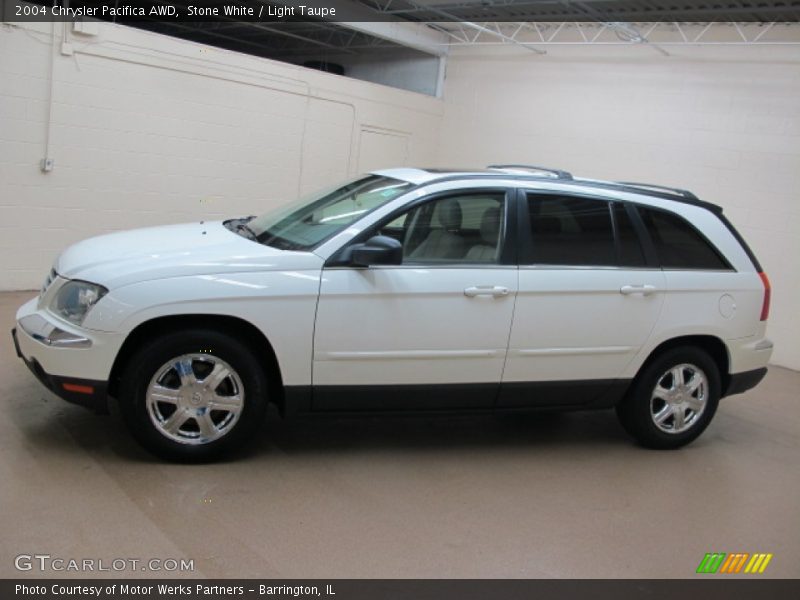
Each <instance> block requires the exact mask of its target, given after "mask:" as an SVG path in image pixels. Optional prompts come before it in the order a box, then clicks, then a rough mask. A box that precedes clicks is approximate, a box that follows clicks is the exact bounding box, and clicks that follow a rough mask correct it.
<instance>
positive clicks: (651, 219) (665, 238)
mask: <svg viewBox="0 0 800 600" xmlns="http://www.w3.org/2000/svg"><path fill="white" fill-rule="evenodd" d="M637 209H638V211H639V214H640V215H641V217H642V221H644V225H645V227H646V228H647V231H648V233H649V234H650V238H651V239H652V240H653V245H654V246H655V249H656V252H657V254H658V259H659V261H660V262H661V266H662V267H663V268H665V269H705V270H729V269H730V268H731V266H730V265H729V264H728V263H727V261H726V260H725V259H724V258H723V257H722V255H721V254H720V253H719V251H717V249H716V248H714V246H712V245H711V243H710V242H709V241H708V240H706V239H705V238H704V237H703V236H702V235H701V234H700V232H698V231H697V229H695V228H694V227H693V226H692V225H691V223H689V222H688V221H687V220H686V219H684V218H683V217H681V216H679V215H676V214H674V213H671V212H667V211H664V210H658V209H653V208H645V207H643V206H638V207H637Z"/></svg>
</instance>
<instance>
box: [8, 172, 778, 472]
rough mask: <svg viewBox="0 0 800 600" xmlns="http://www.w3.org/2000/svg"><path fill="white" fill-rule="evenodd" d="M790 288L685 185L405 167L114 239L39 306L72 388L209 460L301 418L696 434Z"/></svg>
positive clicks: (758, 351)
mask: <svg viewBox="0 0 800 600" xmlns="http://www.w3.org/2000/svg"><path fill="white" fill-rule="evenodd" d="M769 303H770V285H769V281H768V279H767V277H766V275H765V274H764V272H763V271H762V269H761V267H760V265H759V264H758V261H757V260H756V258H755V256H754V255H753V253H752V252H751V251H750V249H749V248H748V246H747V244H746V243H745V242H744V240H743V239H742V238H741V236H740V235H739V234H738V233H737V231H736V230H735V229H734V227H733V226H732V225H731V224H730V222H729V221H728V220H727V219H726V218H725V217H724V215H723V214H722V210H721V209H720V208H719V207H718V206H716V205H713V204H709V203H707V202H703V201H701V200H698V199H697V198H696V197H695V196H694V195H693V194H691V193H689V192H686V191H684V190H678V189H672V188H663V187H660V186H654V185H646V184H636V183H618V182H604V181H596V180H589V179H581V178H575V177H572V175H570V174H569V173H567V172H564V171H559V170H551V169H544V168H539V167H527V166H519V165H497V166H493V167H490V168H487V169H485V170H478V171H442V170H423V169H410V168H403V169H390V170H385V171H378V172H374V173H371V174H367V175H363V176H360V177H358V178H355V179H353V180H351V181H349V182H347V183H345V184H343V185H340V186H337V187H334V188H332V189H329V190H326V191H324V192H322V193H319V194H316V195H313V196H311V197H309V198H307V199H304V200H301V201H299V202H297V203H295V204H292V205H289V206H285V207H281V208H280V209H278V210H275V211H273V212H270V213H268V214H265V215H263V216H260V217H246V218H235V219H230V220H227V221H222V222H207V223H193V224H186V225H174V226H166V227H156V228H149V229H141V230H134V231H130V232H120V233H113V234H109V235H104V236H100V237H96V238H92V239H89V240H86V241H83V242H80V243H78V244H75V245H74V246H72V247H70V248H68V249H67V250H65V251H64V252H63V253H62V254H61V255H60V256H59V257H58V259H57V260H56V262H55V264H54V266H53V269H52V270H51V271H50V274H49V275H48V277H47V279H46V281H45V284H44V287H43V288H42V290H41V293H40V294H39V296H38V297H37V298H34V299H32V300H31V301H29V302H28V303H26V304H25V305H23V306H22V307H21V308H20V309H19V311H18V313H17V327H16V328H15V330H14V332H13V334H14V339H15V344H16V347H17V352H18V354H19V355H20V357H21V358H22V359H23V360H24V361H25V363H26V364H27V365H28V366H29V367H30V368H31V370H32V371H33V373H34V374H35V375H36V376H37V377H38V378H39V379H40V380H41V381H42V382H43V383H44V384H45V385H46V386H47V387H48V388H49V389H50V390H52V391H53V392H55V393H56V394H58V395H59V396H61V397H63V398H65V399H66V400H69V401H72V402H76V403H79V404H83V405H85V406H89V407H92V408H94V409H96V410H99V411H102V410H104V409H105V407H106V403H107V399H108V397H113V398H116V399H118V401H119V404H120V409H121V412H122V414H123V416H124V419H125V421H126V423H127V425H128V426H129V428H130V430H131V431H132V433H133V434H134V435H135V437H136V438H137V439H138V440H139V441H140V442H141V443H142V444H143V445H144V446H145V447H147V448H148V449H149V450H151V451H152V452H154V453H156V454H158V455H160V456H163V457H166V458H171V459H177V460H187V461H191V460H205V459H209V458H212V457H214V456H216V455H218V454H219V453H220V452H222V451H224V450H227V449H229V448H231V447H234V446H236V445H239V444H240V443H242V442H243V441H244V440H246V439H247V438H249V437H252V435H253V434H254V432H255V431H256V429H257V428H258V427H259V426H260V424H261V422H262V420H263V418H264V416H265V413H266V409H267V405H268V403H274V404H276V405H277V406H278V408H279V410H280V412H281V413H282V414H284V415H288V414H302V413H311V412H314V413H337V412H339V413H340V412H348V413H354V412H370V413H374V412H378V411H420V412H424V411H431V410H437V411H442V410H445V409H447V410H453V411H514V410H522V409H531V408H546V409H550V410H552V409H564V410H574V409H588V408H611V407H615V408H616V410H617V413H618V415H619V418H620V421H621V423H622V425H623V426H624V428H625V429H626V430H627V431H628V432H629V433H630V434H631V435H632V436H634V437H635V438H636V439H637V440H638V441H639V442H640V443H641V444H643V445H645V446H648V447H654V448H675V447H679V446H682V445H684V444H686V443H688V442H690V441H692V440H693V439H695V438H696V437H697V436H698V435H700V433H702V432H703V430H704V429H705V428H706V426H707V425H708V423H709V422H710V420H711V418H712V417H713V415H714V413H715V411H716V409H717V404H718V402H719V399H720V398H721V397H723V396H726V395H730V394H735V393H740V392H743V391H746V390H748V389H750V388H752V387H753V386H755V385H756V384H757V383H758V382H759V381H760V380H761V379H762V378H763V377H764V375H765V373H766V365H767V362H768V360H769V358H770V355H771V352H772V344H771V342H770V341H769V340H768V339H767V338H766V337H765V329H766V319H767V316H768V312H769Z"/></svg>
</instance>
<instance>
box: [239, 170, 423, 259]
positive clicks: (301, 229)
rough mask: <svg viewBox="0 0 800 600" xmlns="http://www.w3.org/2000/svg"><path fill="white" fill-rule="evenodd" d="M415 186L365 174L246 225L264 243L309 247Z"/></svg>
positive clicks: (295, 248)
mask: <svg viewBox="0 0 800 600" xmlns="http://www.w3.org/2000/svg"><path fill="white" fill-rule="evenodd" d="M412 187H413V184H411V183H409V182H407V181H401V180H399V179H392V178H391V177H383V176H381V175H366V176H364V175H362V176H360V177H359V178H358V179H356V180H353V181H350V182H348V183H345V184H344V185H338V186H336V187H334V188H332V189H328V190H325V191H323V192H321V193H319V192H318V193H316V194H313V195H311V196H309V197H306V198H303V199H301V200H298V201H297V202H294V203H292V204H289V205H288V206H282V207H280V208H278V209H276V210H274V211H272V212H269V213H267V214H265V215H261V216H260V217H257V218H255V219H252V220H251V221H249V222H248V223H247V228H248V229H249V230H250V231H251V232H252V234H253V235H254V236H255V238H256V239H257V240H258V241H259V242H261V243H262V244H267V245H268V246H273V247H275V248H280V249H282V250H310V249H311V248H313V247H314V246H316V245H317V244H319V243H320V242H322V241H323V240H326V239H328V238H329V237H332V236H333V235H335V234H337V233H339V232H340V231H342V230H344V229H346V228H347V227H348V226H349V225H350V224H351V223H354V222H355V221H357V220H358V219H360V218H361V217H362V216H364V215H365V214H366V213H368V212H369V211H371V210H374V209H376V208H378V207H379V206H382V205H384V204H386V203H387V202H389V201H390V200H392V199H394V198H396V197H397V196H399V195H400V194H402V193H404V192H406V191H408V190H409V189H411V188H412Z"/></svg>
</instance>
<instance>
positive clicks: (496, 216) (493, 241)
mask: <svg viewBox="0 0 800 600" xmlns="http://www.w3.org/2000/svg"><path fill="white" fill-rule="evenodd" d="M499 235H500V207H499V206H496V207H494V208H487V209H486V210H485V211H484V213H483V217H482V218H481V238H483V241H484V242H485V243H487V244H489V245H490V246H496V245H497V238H498V236H499Z"/></svg>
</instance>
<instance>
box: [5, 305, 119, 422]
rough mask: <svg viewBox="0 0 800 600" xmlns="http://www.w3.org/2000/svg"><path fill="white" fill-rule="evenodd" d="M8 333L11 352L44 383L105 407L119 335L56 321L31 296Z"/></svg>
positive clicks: (61, 393) (77, 400)
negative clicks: (11, 347)
mask: <svg viewBox="0 0 800 600" xmlns="http://www.w3.org/2000/svg"><path fill="white" fill-rule="evenodd" d="M12 335H13V337H14V347H15V348H16V351H17V355H18V356H19V357H20V358H21V359H22V360H23V361H24V362H25V364H26V365H27V366H28V368H29V369H30V370H31V372H32V373H33V374H34V375H35V376H36V378H37V379H38V380H39V381H41V382H42V383H43V384H44V385H45V387H47V388H48V389H49V390H51V391H52V392H53V393H54V394H56V395H57V396H60V397H61V398H63V399H64V400H67V401H69V402H72V403H75V404H80V405H81V406H86V407H88V408H91V409H92V410H96V411H99V412H105V411H106V410H107V401H106V400H107V398H106V393H107V389H108V384H107V382H108V380H109V377H110V374H111V369H112V367H113V365H114V359H115V358H116V356H117V354H118V353H119V349H120V347H121V346H122V342H123V341H124V339H125V335H124V334H121V333H114V332H106V331H96V330H89V329H85V328H82V327H76V326H74V325H72V324H70V323H67V322H64V321H60V320H58V319H56V318H54V317H53V316H52V315H50V314H49V312H48V311H47V310H46V309H44V308H40V307H39V303H38V299H37V298H33V299H31V300H30V301H28V302H26V303H25V304H23V305H22V306H21V307H20V308H19V310H18V311H17V326H16V328H15V329H14V331H13V332H12Z"/></svg>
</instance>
